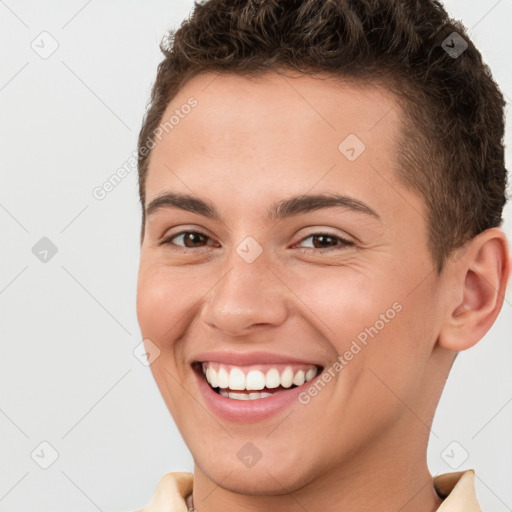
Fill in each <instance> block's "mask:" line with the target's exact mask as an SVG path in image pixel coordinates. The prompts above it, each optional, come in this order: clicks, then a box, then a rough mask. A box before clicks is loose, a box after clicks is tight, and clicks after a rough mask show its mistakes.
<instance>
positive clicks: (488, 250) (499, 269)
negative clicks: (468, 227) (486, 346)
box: [438, 228, 512, 351]
mask: <svg viewBox="0 0 512 512" xmlns="http://www.w3.org/2000/svg"><path fill="white" fill-rule="evenodd" d="M464 249H465V253H464V254H463V256H462V257H461V258H460V259H459V260H457V261H454V260H453V259H451V260H450V259H449V261H447V268H445V271H446V273H447V276H448V279H447V281H446V283H447V286H448V287H449V290H447V291H448V293H449V297H450V301H451V302H449V307H448V308H447V310H446V315H445V317H444V321H443V325H442V328H441V332H440V334H439V340H438V343H439V345H440V346H441V347H444V348H447V349H450V350H455V351H460V350H466V349H468V348H470V347H472V346H473V345H475V344H476V343H477V342H478V341H480V340H481V339H482V338H483V337H484V335H485V334H486V333H487V331H488V330H489V329H490V328H491V326H492V324H493V323H494V321H495V320H496V317H497V316H498V314H499V312H500V310H501V307H502V305H503V301H504V300H505V290H506V287H507V282H508V278H509V275H510V269H511V266H512V259H511V256H510V253H509V249H508V244H507V238H506V236H505V234H504V232H503V231H502V230H501V229H499V228H491V229H487V230H486V231H483V232H482V233H480V234H478V235H477V236H476V237H474V238H473V239H472V240H470V241H469V242H467V245H466V246H465V247H464Z"/></svg>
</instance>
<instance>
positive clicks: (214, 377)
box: [206, 368, 219, 388]
mask: <svg viewBox="0 0 512 512" xmlns="http://www.w3.org/2000/svg"><path fill="white" fill-rule="evenodd" d="M208 370H210V379H209V380H208V376H206V379H207V380H208V382H209V383H210V385H211V386H212V388H218V387H219V376H218V374H217V372H216V371H215V370H214V369H213V368H208Z"/></svg>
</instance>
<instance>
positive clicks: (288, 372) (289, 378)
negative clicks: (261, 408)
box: [281, 366, 293, 388]
mask: <svg viewBox="0 0 512 512" xmlns="http://www.w3.org/2000/svg"><path fill="white" fill-rule="evenodd" d="M292 382H293V371H292V369H291V368H290V367H289V366H287V367H286V368H285V370H284V372H283V373H282V374H281V386H283V388H289V387H290V386H291V385H292Z"/></svg>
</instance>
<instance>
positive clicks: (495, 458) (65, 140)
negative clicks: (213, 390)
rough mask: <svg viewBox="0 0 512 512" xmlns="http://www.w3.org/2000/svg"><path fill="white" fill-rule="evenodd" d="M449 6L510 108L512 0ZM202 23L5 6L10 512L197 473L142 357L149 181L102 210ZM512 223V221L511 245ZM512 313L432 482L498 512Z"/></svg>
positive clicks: (439, 439)
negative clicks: (157, 88)
mask: <svg viewBox="0 0 512 512" xmlns="http://www.w3.org/2000/svg"><path fill="white" fill-rule="evenodd" d="M445 6H446V8H447V9H448V11H449V12H450V13H451V14H452V15H453V16H454V17H456V18H459V19H461V20H462V21H463V23H464V24H465V26H466V27H467V28H468V29H469V34H470V36H471V37H472V39H473V40H474V42H475V44H476V45H477V47H478V48H479V49H480V50H481V52H482V54H483V56H484V59H485V60H486V62H487V63H488V64H489V66H490V67H491V69H492V71H493V75H494V77H495V79H496V80H497V82H498V83H499V85H500V87H501V88H502V91H503V92H504V94H505V95H506V96H507V101H510V98H512V67H511V65H510V58H511V55H512V36H511V31H510V27H511V26H512V1H511V0H501V1H496V0H492V1H487V0H485V1H484V0H472V1H468V0H449V1H446V2H445ZM191 7H192V2H191V1H189V0H187V1H185V0H183V1H176V0H174V1H163V0H158V1H157V0H152V1H148V2H142V1H139V2H135V1H127V0H123V1H121V0H117V1H113V0H110V1H103V2H99V1H98V0H92V1H91V0H89V1H84V0H72V1H67V2H58V1H56V0H52V1H46V2H35V1H28V0H27V1H24V0H19V1H17V2H15V1H14V0H5V1H4V0H0V44H1V48H2V51H1V54H0V102H1V109H0V126H1V141H0V144H1V146H0V162H1V165H0V169H1V173H2V176H1V178H2V186H1V187H0V222H1V228H0V237H1V247H2V250H1V264H2V267H1V268H2V273H1V276H0V311H1V324H0V325H1V334H2V336H1V341H2V348H1V350H2V353H1V358H0V379H1V381H0V385H1V389H2V394H1V399H0V427H1V429H2V435H1V437H0V446H1V465H0V467H1V473H0V510H1V511H3V512H9V511H10V512H12V511H17V512H29V511H30V512H32V511H38V512H49V511H52V512H64V511H77V512H78V511H83V512H86V511H95V510H101V511H106V512H108V511H124V510H133V509H136V508H138V507H142V506H143V505H145V504H147V503H148V502H149V500H150V498H151V496H152V494H153V491H154V488H155V486H156V484H157V482H158V480H159V479H160V477H161V476H162V475H163V474H165V473H166V472H169V471H191V470H192V459H191V456H190V455H189V453H188V451H187V449H186V446H185V445H184V443H183V441H182V440H181V438H180V436H179V433H178V431H177V429H176V427H175V426H174V423H173V421H172V419H171V416H170V414H169V413H168V411H167V409H166V407H165V405H164V403H163V400H162V399H161V397H160V394H159V392H158V389H157V387H156V385H155V384H154V382H153V379H152V376H151V373H150V370H149V368H147V367H146V366H144V365H143V364H141V362H140V361H139V360H138V359H137V358H136V357H135V355H134V353H133V351H134V349H136V347H137V346H138V345H139V343H140V342H141V335H140V331H139V328H138V324H137V319H136V313H135V291H136V278H137V267H138V261H139V230H140V207H139V202H138V195H137V179H136V171H135V170H134V169H133V170H132V171H131V172H130V173H128V175H127V176H126V177H125V179H124V180H123V181H122V182H121V183H120V184H119V185H118V186H117V187H116V188H115V189H114V190H112V191H111V192H110V193H109V194H108V195H107V197H105V199H103V200H98V199H96V198H95V197H94V195H93V190H94V189H95V187H97V186H100V185H101V184H102V183H104V182H105V181H106V180H107V179H108V178H109V176H111V175H112V174H113V173H114V172H115V171H116V170H117V169H118V168H119V167H121V166H122V165H123V164H124V163H125V162H126V161H127V160H128V159H129V157H130V156H132V154H133V152H134V151H135V149H136V138H137V135H138V131H139V128H140V123H141V119H142V115H143V113H144V110H145V106H146V102H147V100H148V97H149V92H150V87H151V85H152V81H153V79H154V76H155V72H156V66H157V64H158V62H159V61H160V60H161V55H160V52H159V49H158V43H159V41H160V39H161V37H162V36H163V35H164V33H165V32H166V31H167V30H168V29H170V28H175V27H177V26H179V24H180V23H181V21H182V20H183V19H184V18H185V17H187V16H188V13H189V12H190V9H191ZM508 119H509V131H508V134H507V138H506V142H507V162H508V165H509V166H510V162H511V161H512V160H511V154H510V145H511V140H512V139H511V137H512V130H511V129H510V128H511V127H510V115H509V118H508ZM511 224H512V209H511V205H508V207H507V210H506V221H505V225H504V229H505V230H506V232H507V234H508V236H509V238H510V239H511V240H512V236H511V235H512V228H511ZM41 258H43V259H44V260H46V261H42V259H41ZM511 297H512V296H511V293H510V290H509V293H508V295H507V298H506V302H505V305H504V307H503V310H502V313H501V315H500V316H499V318H498V321H497V322H496V324H495V325H494V326H493V328H492V329H491V331H490V332H489V333H488V335H486V336H485V338H484V339H483V340H482V342H481V343H479V344H478V345H477V346H475V347H474V348H472V349H470V350H468V351H466V352H464V353H461V354H460V355H459V358H458V359H457V361H456V363H455V366H454V368H453V371H452V373H451V376H450V379H449V381H448V384H447V387H446V390H445V392H444V395H443V397H442V400H441V403H440V406H439V409H438V412H437V415H436V418H435V422H434V425H433V428H432V432H433V433H432V436H431V443H430V446H429V451H428V461H429V466H430V469H431V472H432V473H433V474H437V473H440V472H449V471H454V470H456V469H457V470H460V469H465V468H474V469H476V474H477V481H476V485H477V493H478V497H479V500H480V502H481V504H482V506H483V509H484V510H489V511H490V510H492V511H494V512H504V511H507V510H512V485H511V482H512V441H511V432H512V430H511V426H512V372H511V371H510V368H511V361H512V344H511V341H512V340H511V331H512V329H511V327H512V298H511ZM41 443H43V444H41ZM42 466H48V467H47V468H46V469H44V468H43V467H42Z"/></svg>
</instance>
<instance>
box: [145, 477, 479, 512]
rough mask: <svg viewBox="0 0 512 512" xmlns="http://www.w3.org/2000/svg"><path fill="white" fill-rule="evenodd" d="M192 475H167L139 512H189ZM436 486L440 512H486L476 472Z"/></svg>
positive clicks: (443, 480) (436, 479)
mask: <svg viewBox="0 0 512 512" xmlns="http://www.w3.org/2000/svg"><path fill="white" fill-rule="evenodd" d="M192 484H193V476H192V474H191V473H167V474H166V475H164V476H163V477H162V478H161V480H160V482H159V483H158V485H157V487H156V490H155V494H154V495H153V499H152V500H151V502H150V503H149V505H148V506H147V507H144V508H143V509H140V510H139V511H137V512H187V511H188V507H187V503H186V499H187V497H188V496H189V495H190V494H191V493H192ZM434 487H435V489H436V491H437V493H438V494H439V495H440V496H445V498H444V500H443V503H442V504H441V506H440V507H439V508H438V509H437V512H482V509H481V508H480V506H479V504H478V501H477V499H476V492H475V472H474V471H473V470H472V469H469V470H467V471H459V472H457V473H445V474H443V475H438V476H435V477H434Z"/></svg>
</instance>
